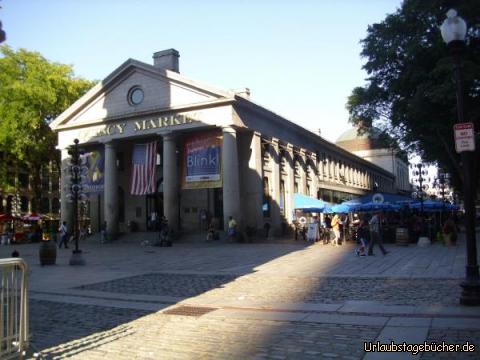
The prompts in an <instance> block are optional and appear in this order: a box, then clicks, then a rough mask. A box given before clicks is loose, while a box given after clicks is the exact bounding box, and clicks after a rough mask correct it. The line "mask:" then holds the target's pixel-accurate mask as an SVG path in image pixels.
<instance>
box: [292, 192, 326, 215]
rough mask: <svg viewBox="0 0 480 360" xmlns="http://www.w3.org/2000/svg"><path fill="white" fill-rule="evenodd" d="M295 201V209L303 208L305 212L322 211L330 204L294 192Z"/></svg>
mask: <svg viewBox="0 0 480 360" xmlns="http://www.w3.org/2000/svg"><path fill="white" fill-rule="evenodd" d="M293 203H294V207H295V209H298V210H303V211H304V212H322V211H323V210H325V208H327V207H328V205H329V204H328V203H327V202H325V201H323V200H318V199H315V198H313V197H311V196H307V195H302V194H294V195H293Z"/></svg>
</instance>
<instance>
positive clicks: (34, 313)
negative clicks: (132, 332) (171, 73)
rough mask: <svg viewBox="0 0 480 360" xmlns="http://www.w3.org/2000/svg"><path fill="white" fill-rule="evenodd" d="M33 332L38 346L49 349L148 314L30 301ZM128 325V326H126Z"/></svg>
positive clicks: (133, 310)
mask: <svg viewBox="0 0 480 360" xmlns="http://www.w3.org/2000/svg"><path fill="white" fill-rule="evenodd" d="M29 305H30V332H31V334H32V342H33V345H34V346H35V348H37V349H45V348H50V347H53V346H57V345H59V344H63V343H65V342H69V341H72V340H75V339H79V338H83V337H86V336H89V335H90V334H96V333H100V332H102V331H104V330H108V329H112V328H115V327H117V326H118V325H121V324H127V325H125V326H126V327H128V323H129V322H130V321H132V320H135V319H138V318H139V317H141V316H144V315H147V314H148V313H149V312H148V311H144V310H137V309H119V308H110V307H100V306H92V305H75V304H67V303H58V302H50V301H42V300H33V299H31V300H30V304H29ZM125 326H124V327H125Z"/></svg>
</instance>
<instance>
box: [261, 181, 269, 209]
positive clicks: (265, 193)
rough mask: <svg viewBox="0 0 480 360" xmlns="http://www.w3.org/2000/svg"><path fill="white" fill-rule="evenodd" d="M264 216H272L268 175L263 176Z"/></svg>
mask: <svg viewBox="0 0 480 360" xmlns="http://www.w3.org/2000/svg"><path fill="white" fill-rule="evenodd" d="M262 210H263V216H264V217H270V186H269V184H268V177H266V176H265V177H264V178H263V206H262Z"/></svg>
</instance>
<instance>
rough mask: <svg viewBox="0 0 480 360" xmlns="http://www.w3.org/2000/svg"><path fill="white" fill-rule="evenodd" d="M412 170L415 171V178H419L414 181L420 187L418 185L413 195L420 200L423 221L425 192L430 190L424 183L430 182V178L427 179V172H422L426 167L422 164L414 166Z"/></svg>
mask: <svg viewBox="0 0 480 360" xmlns="http://www.w3.org/2000/svg"><path fill="white" fill-rule="evenodd" d="M412 168H413V169H414V170H413V176H417V177H416V178H415V179H414V181H415V182H416V183H418V185H416V189H415V190H416V191H415V192H413V194H412V195H413V196H414V197H415V198H416V199H418V200H420V214H421V216H422V219H423V198H424V195H425V191H426V190H428V185H427V184H424V182H425V181H429V180H428V178H426V177H425V176H426V175H427V171H426V170H422V169H425V165H423V164H422V163H418V164H414V165H412Z"/></svg>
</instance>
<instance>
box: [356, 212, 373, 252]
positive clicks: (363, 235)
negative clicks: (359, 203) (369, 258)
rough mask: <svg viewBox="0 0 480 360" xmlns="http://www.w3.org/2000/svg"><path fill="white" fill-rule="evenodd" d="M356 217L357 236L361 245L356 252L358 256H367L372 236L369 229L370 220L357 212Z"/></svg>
mask: <svg viewBox="0 0 480 360" xmlns="http://www.w3.org/2000/svg"><path fill="white" fill-rule="evenodd" d="M355 216H356V217H354V224H355V226H356V229H355V238H356V241H357V243H358V244H359V245H360V246H359V247H358V248H357V249H356V250H355V253H356V254H357V256H365V255H367V251H368V244H369V238H370V232H369V230H368V222H367V221H366V220H365V218H363V217H359V216H358V215H357V214H355Z"/></svg>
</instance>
